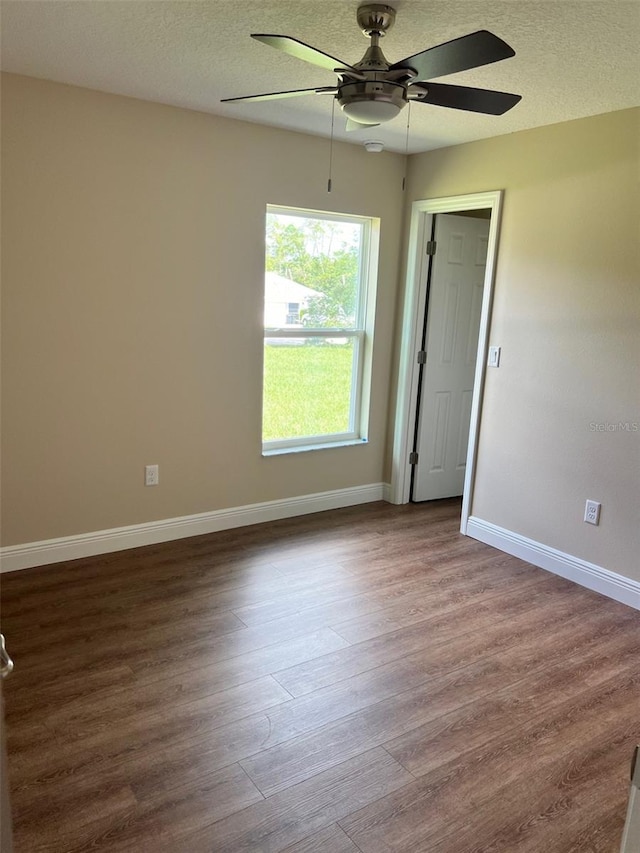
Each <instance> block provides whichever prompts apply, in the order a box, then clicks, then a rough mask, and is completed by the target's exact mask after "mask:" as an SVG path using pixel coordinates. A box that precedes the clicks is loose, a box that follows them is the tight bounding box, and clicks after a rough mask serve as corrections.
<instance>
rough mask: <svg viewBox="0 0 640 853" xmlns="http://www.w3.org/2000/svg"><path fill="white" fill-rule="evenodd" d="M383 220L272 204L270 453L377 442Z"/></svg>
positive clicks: (267, 356)
mask: <svg viewBox="0 0 640 853" xmlns="http://www.w3.org/2000/svg"><path fill="white" fill-rule="evenodd" d="M377 233H378V221H377V220H373V219H368V218H365V217H359V216H345V215H342V214H334V213H324V212H317V211H306V210H295V209H291V208H279V207H272V206H269V207H268V208H267V220H266V261H265V268H266V269H265V300H264V382H263V409H262V442H263V453H266V454H269V453H283V452H287V451H292V450H303V449H312V448H316V447H323V446H329V445H336V444H349V443H359V442H363V441H366V440H367V426H368V408H369V407H368V400H369V384H370V373H371V343H372V339H373V313H374V305H375V267H376V262H377Z"/></svg>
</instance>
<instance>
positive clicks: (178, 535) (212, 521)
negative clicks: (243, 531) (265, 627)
mask: <svg viewBox="0 0 640 853" xmlns="http://www.w3.org/2000/svg"><path fill="white" fill-rule="evenodd" d="M385 491H386V484H384V483H373V484H371V485H368V486H355V487H354V488H350V489H336V490H335V491H331V492H318V493H316V494H313V495H301V496H300V497H295V498H284V499H282V500H275V501H267V502H265V503H257V504H249V505H248V506H239V507H232V508H230V509H220V510H214V511H213V512H203V513H199V514H198V515H185V516H181V517H180V518H168V519H164V520H162V521H152V522H149V523H148V524H132V525H130V526H128V527H116V528H113V529H112V530H99V531H96V532H95V533H81V534H79V535H78V536H63V537H61V538H59V539H46V540H43V541H41V542H29V543H27V544H25V545H11V546H9V547H7V548H2V549H0V571H2V572H14V571H17V570H18V569H28V568H32V567H33V566H44V565H48V564H49V563H60V562H62V561H64V560H77V559H78V558H79V557H93V556H95V555H96V554H107V553H109V552H111V551H123V550H125V549H126V548H139V547H140V546H142V545H154V544H156V543H158V542H169V541H171V540H172V539H185V538H187V537H188V536H201V535H202V534H204V533H216V532H217V531H219V530H230V529H231V528H234V527H245V526H247V525H249V524H261V523H262V522H264V521H275V520H276V519H278V518H291V517H292V516H296V515H308V514H309V513H312V512H322V511H324V510H327V509H339V508H340V507H345V506H354V505H356V504H364V503H371V502H372V501H381V500H383V496H384V493H385Z"/></svg>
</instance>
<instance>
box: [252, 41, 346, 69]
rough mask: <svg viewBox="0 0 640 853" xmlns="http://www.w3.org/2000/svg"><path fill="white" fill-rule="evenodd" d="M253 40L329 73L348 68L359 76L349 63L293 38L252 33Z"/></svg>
mask: <svg viewBox="0 0 640 853" xmlns="http://www.w3.org/2000/svg"><path fill="white" fill-rule="evenodd" d="M251 38H252V39H257V40H258V41H261V42H262V43H263V44H268V45H269V46H270V47H275V48H276V49H277V50H281V51H283V52H284V53H288V54H289V56H295V58H296V59H302V60H303V61H304V62H310V63H311V64H312V65H319V66H320V68H326V69H328V70H329V71H333V70H334V69H335V68H348V69H349V71H354V72H355V73H356V74H357V71H356V69H355V68H353V67H352V66H351V65H349V64H348V63H347V62H343V61H342V60H341V59H336V58H335V56H329V54H328V53H323V52H322V51H321V50H318V49H317V48H315V47H311V45H309V44H305V43H304V42H303V41H299V40H298V39H294V38H291V36H270V35H262V34H261V33H258V34H256V33H252V34H251Z"/></svg>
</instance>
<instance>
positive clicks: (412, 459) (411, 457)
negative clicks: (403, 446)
mask: <svg viewBox="0 0 640 853" xmlns="http://www.w3.org/2000/svg"><path fill="white" fill-rule="evenodd" d="M417 464H418V454H417V453H416V452H415V450H414V451H413V453H410V454H409V465H417Z"/></svg>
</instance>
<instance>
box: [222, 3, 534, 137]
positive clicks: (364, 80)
mask: <svg viewBox="0 0 640 853" xmlns="http://www.w3.org/2000/svg"><path fill="white" fill-rule="evenodd" d="M395 16H396V12H395V9H393V8H392V7H391V6H387V5H385V4H382V3H366V4H364V5H363V6H360V7H359V9H358V11H357V21H358V26H359V27H360V28H361V30H362V32H363V33H364V34H365V36H368V37H369V38H370V39H371V44H370V46H369V47H368V48H367V50H366V52H365V54H364V56H363V57H362V59H361V60H360V62H356V63H355V64H354V65H349V64H348V63H346V62H343V61H342V60H341V59H336V57H334V56H330V55H329V54H328V53H324V52H323V51H321V50H318V49H317V48H315V47H311V46H310V45H308V44H305V43H304V42H302V41H299V40H298V39H295V38H292V37H291V36H279V35H264V34H256V33H252V35H251V38H254V39H257V41H260V42H263V43H264V44H267V45H270V46H271V47H275V48H276V49H277V50H281V51H283V52H284V53H287V54H289V56H295V57H296V58H297V59H302V60H304V61H305V62H310V63H311V64H312V65H318V66H320V67H321V68H326V69H328V70H329V71H334V72H335V73H336V74H337V75H338V82H337V84H336V85H334V86H318V87H316V88H313V89H293V90H290V91H285V92H268V93H266V94H263V95H246V96H243V97H239V98H223V100H222V103H238V102H240V101H269V100H275V99H279V98H294V97H297V96H299V95H310V94H312V93H314V94H319V95H325V94H326V95H334V96H335V98H336V100H337V101H338V103H339V104H340V106H341V107H342V109H343V111H344V113H345V115H346V116H347V119H348V121H347V130H357V129H358V128H360V127H363V126H365V127H366V126H373V125H378V124H381V123H382V122H385V121H389V120H391V119H393V118H395V117H396V116H397V115H398V114H399V113H400V111H401V110H402V109H403V108H404V107H405V106H406V104H407V103H408V102H409V101H417V102H419V103H423V104H432V105H434V106H439V107H450V108H451V109H454V110H468V111H470V112H476V113H486V114H488V115H502V114H503V113H506V112H507V110H510V109H511V108H512V107H514V106H515V105H516V104H517V103H518V101H519V100H520V98H521V96H520V95H512V94H509V93H508V92H497V91H493V90H490V89H473V88H469V87H468V86H451V85H448V84H445V83H432V82H426V81H431V79H432V78H433V77H444V76H446V75H447V74H455V73H456V72H458V71H467V70H469V69H470V68H478V67H479V66H481V65H489V64H490V63H492V62H499V61H500V60H502V59H509V58H510V57H511V56H515V51H514V50H513V48H511V47H509V45H508V44H506V42H504V41H502V39H500V38H498V36H495V35H493V33H490V32H488V31H487V30H478V32H475V33H469V35H466V36H461V37H460V38H457V39H453V40H452V41H448V42H445V43H444V44H439V45H436V46H435V47H430V48H427V50H423V51H421V52H420V53H416V54H414V55H413V56H408V57H406V59H401V60H400V61H399V62H394V63H389V62H388V61H387V60H386V58H385V56H384V54H383V52H382V49H381V48H380V39H381V38H382V36H384V35H385V33H386V32H387V30H389V29H390V28H391V26H392V25H393V22H394V20H395Z"/></svg>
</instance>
